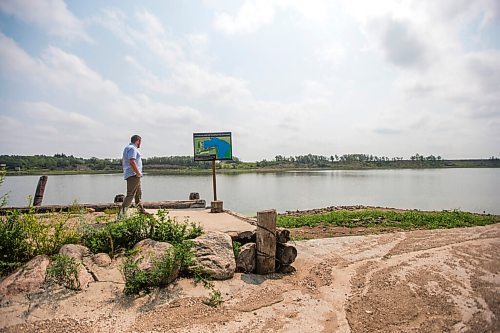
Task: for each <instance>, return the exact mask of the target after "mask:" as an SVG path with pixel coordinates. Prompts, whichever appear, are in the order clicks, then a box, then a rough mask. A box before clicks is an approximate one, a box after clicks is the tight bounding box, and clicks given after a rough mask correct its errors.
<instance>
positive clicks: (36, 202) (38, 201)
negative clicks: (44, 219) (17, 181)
mask: <svg viewBox="0 0 500 333" xmlns="http://www.w3.org/2000/svg"><path fill="white" fill-rule="evenodd" d="M48 178H49V177H48V176H41V177H40V179H39V180H38V185H37V186H36V191H35V197H34V198H33V206H35V207H38V206H41V205H42V200H43V194H44V192H45V185H46V184H47V179H48Z"/></svg>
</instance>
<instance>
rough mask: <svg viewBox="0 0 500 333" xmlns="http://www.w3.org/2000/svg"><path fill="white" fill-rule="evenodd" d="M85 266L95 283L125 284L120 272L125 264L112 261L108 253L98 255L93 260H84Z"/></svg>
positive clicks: (119, 261)
mask: <svg viewBox="0 0 500 333" xmlns="http://www.w3.org/2000/svg"><path fill="white" fill-rule="evenodd" d="M83 264H84V265H85V268H86V269H87V271H88V272H89V273H90V274H91V275H92V277H93V278H94V280H95V281H98V282H114V283H125V280H124V278H123V274H122V272H121V270H120V268H121V267H122V265H123V262H122V261H121V260H115V261H112V260H111V258H110V257H109V255H107V254H106V253H98V254H96V255H94V256H92V258H84V260H83Z"/></svg>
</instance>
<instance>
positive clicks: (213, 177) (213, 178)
mask: <svg viewBox="0 0 500 333" xmlns="http://www.w3.org/2000/svg"><path fill="white" fill-rule="evenodd" d="M212 183H213V185H214V201H217V181H216V179H215V159H213V160H212Z"/></svg>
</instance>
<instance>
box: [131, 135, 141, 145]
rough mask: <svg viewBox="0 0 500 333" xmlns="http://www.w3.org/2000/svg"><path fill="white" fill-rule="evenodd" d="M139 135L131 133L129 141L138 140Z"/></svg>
mask: <svg viewBox="0 0 500 333" xmlns="http://www.w3.org/2000/svg"><path fill="white" fill-rule="evenodd" d="M140 139H141V137H140V136H139V135H137V134H136V135H132V137H131V138H130V142H132V143H134V142H136V141H137V140H140Z"/></svg>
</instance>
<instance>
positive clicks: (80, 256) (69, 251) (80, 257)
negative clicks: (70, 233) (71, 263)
mask: <svg viewBox="0 0 500 333" xmlns="http://www.w3.org/2000/svg"><path fill="white" fill-rule="evenodd" d="M59 254H60V255H64V256H68V257H71V258H73V259H75V260H76V262H77V263H78V265H79V267H80V268H79V270H78V281H79V283H80V288H81V289H85V288H87V287H88V286H89V284H90V283H91V282H94V281H95V280H94V277H93V276H92V274H90V273H89V271H88V270H87V268H86V267H85V265H84V260H85V259H86V258H88V257H90V250H89V249H88V247H86V246H83V245H79V244H66V245H63V246H62V247H61V249H60V250H59Z"/></svg>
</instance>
